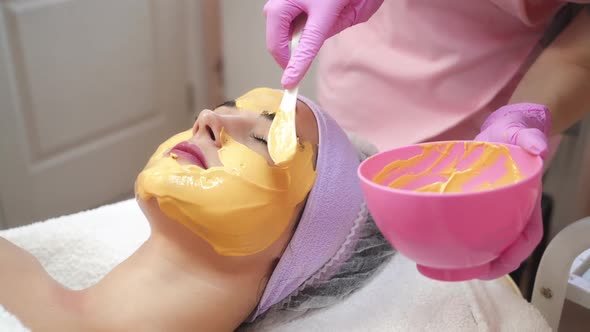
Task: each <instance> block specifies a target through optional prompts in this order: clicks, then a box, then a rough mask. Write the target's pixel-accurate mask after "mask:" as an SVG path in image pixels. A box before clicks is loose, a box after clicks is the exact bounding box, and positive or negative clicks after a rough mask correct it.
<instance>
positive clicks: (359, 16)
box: [264, 0, 383, 88]
mask: <svg viewBox="0 0 590 332" xmlns="http://www.w3.org/2000/svg"><path fill="white" fill-rule="evenodd" d="M381 3H383V0H269V1H268V2H267V3H266V5H265V6H264V15H265V16H266V46H267V48H268V50H269V51H270V53H271V54H272V56H273V57H274V58H275V61H276V62H277V63H278V64H279V65H280V66H281V67H282V68H284V69H285V72H284V74H283V78H282V81H281V83H282V84H283V86H284V87H285V88H292V87H294V86H295V85H297V84H298V83H299V81H300V80H301V78H302V77H303V75H305V73H306V72H307V69H309V66H310V65H311V62H312V61H313V59H314V58H315V57H316V55H317V54H318V52H319V50H320V47H321V46H322V45H323V44H324V41H325V40H326V39H328V38H330V37H332V36H334V35H335V34H337V33H339V32H340V31H342V30H344V29H346V28H348V27H351V26H353V25H355V24H358V23H363V22H366V21H367V20H368V19H369V18H370V17H371V16H372V15H373V14H374V13H375V12H376V11H377V9H378V8H379V6H381ZM305 13H306V14H307V23H306V24H305V27H304V29H303V33H302V35H301V40H300V42H299V46H298V47H297V50H296V51H295V54H294V55H293V57H292V58H291V59H289V41H290V39H291V32H292V29H291V24H292V22H293V20H295V18H296V17H298V16H299V15H300V14H305Z"/></svg>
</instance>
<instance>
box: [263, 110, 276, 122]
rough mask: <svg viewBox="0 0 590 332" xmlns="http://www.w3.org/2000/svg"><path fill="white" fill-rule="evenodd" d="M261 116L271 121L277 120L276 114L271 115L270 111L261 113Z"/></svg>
mask: <svg viewBox="0 0 590 332" xmlns="http://www.w3.org/2000/svg"><path fill="white" fill-rule="evenodd" d="M260 116H261V117H263V118H265V119H267V120H269V121H273V120H274V119H275V113H271V112H269V111H264V112H262V113H260Z"/></svg>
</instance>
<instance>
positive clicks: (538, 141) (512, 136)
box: [475, 103, 551, 280]
mask: <svg viewBox="0 0 590 332" xmlns="http://www.w3.org/2000/svg"><path fill="white" fill-rule="evenodd" d="M550 133H551V113H549V109H548V108H547V107H545V106H543V105H537V104H527V103H522V104H513V105H508V106H504V107H501V108H499V109H498V110H497V111H495V112H494V113H492V114H491V115H490V116H489V117H488V119H487V120H486V121H485V123H484V124H483V126H482V130H481V133H479V135H477V137H476V138H475V140H476V141H487V142H497V143H508V144H514V145H518V146H520V147H522V148H523V149H525V150H527V151H528V152H530V153H532V154H536V155H540V156H541V157H543V158H544V157H545V156H546V155H547V152H548V143H547V137H548V136H549V134H550ZM540 196H541V195H540V194H539V198H538V202H537V206H536V208H535V210H534V211H533V213H532V215H531V217H530V219H529V221H528V222H527V224H526V226H525V227H524V229H523V231H522V233H521V234H520V236H519V237H518V239H516V241H514V242H513V243H512V244H511V245H510V246H509V247H508V248H506V249H505V250H504V252H502V254H501V255H500V257H498V258H497V259H496V260H494V261H492V263H491V269H490V272H489V273H488V274H487V275H485V276H483V277H481V278H480V279H484V280H491V279H496V278H499V277H502V276H503V275H505V274H508V273H510V272H512V271H514V270H516V269H517V268H518V267H519V266H520V264H521V263H522V262H523V261H524V260H526V259H527V258H528V257H529V255H530V254H531V253H532V252H533V250H535V248H536V247H537V245H538V244H539V242H540V241H541V238H542V237H543V218H542V214H541V197H540Z"/></svg>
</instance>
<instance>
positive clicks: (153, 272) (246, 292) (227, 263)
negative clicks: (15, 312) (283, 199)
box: [77, 222, 269, 331]
mask: <svg viewBox="0 0 590 332" xmlns="http://www.w3.org/2000/svg"><path fill="white" fill-rule="evenodd" d="M179 226H180V225H178V224H177V223H175V222H173V223H171V224H170V225H167V228H175V227H179ZM180 227H182V226H180ZM170 231H175V230H174V229H152V235H151V236H150V238H149V239H148V240H147V241H146V242H145V243H144V244H143V245H142V246H141V247H140V248H139V249H138V250H137V251H136V252H135V253H134V254H133V255H132V256H131V257H129V258H128V259H127V260H125V261H124V262H123V263H121V264H120V265H119V266H117V267H116V268H115V269H114V270H113V271H111V272H110V273H109V274H108V275H107V276H105V278H103V279H102V280H101V281H100V282H99V283H97V284H96V285H95V286H93V287H91V288H88V289H86V290H83V291H80V292H78V294H77V298H78V303H79V305H78V308H79V310H81V311H82V313H81V316H83V317H87V318H88V320H89V324H90V325H91V326H95V327H100V328H98V330H101V329H105V330H124V331H126V330H129V328H131V327H132V328H133V329H134V330H156V331H160V330H162V331H185V330H187V331H194V330H195V329H198V330H204V331H232V330H234V329H235V328H237V327H238V326H239V325H240V323H241V322H243V321H244V320H245V319H246V318H247V317H248V315H249V314H250V312H251V311H252V310H253V309H254V308H255V306H256V304H257V303H258V300H259V296H260V292H261V290H262V289H263V287H264V283H263V282H264V277H265V276H266V275H268V274H269V271H267V270H265V271H260V269H255V268H252V266H256V265H257V264H251V263H250V264H247V263H242V261H241V260H238V259H236V258H235V257H220V256H218V255H217V254H216V253H215V252H214V251H213V250H212V249H211V248H210V247H209V246H208V245H206V244H205V243H204V242H203V241H202V240H200V239H199V238H196V236H195V235H194V234H192V233H191V232H187V231H186V230H185V229H182V230H181V232H180V233H177V232H174V234H171V233H170ZM171 235H173V236H171ZM237 262H240V263H241V264H237ZM258 266H260V265H259V264H258ZM105 325H108V326H105Z"/></svg>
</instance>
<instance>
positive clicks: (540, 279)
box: [532, 217, 590, 331]
mask: <svg viewBox="0 0 590 332" xmlns="http://www.w3.org/2000/svg"><path fill="white" fill-rule="evenodd" d="M588 248H590V217H586V218H584V219H581V220H579V221H577V222H575V223H573V224H571V225H569V226H567V227H566V228H564V229H563V230H562V231H561V232H559V234H557V235H556V236H555V238H554V239H553V240H552V241H551V243H549V245H548V246H547V249H546V250H545V253H544V254H543V258H542V259H541V263H540V264H539V270H538V271H537V277H536V279H535V286H534V288H533V297H532V304H533V305H534V306H535V307H536V308H537V309H539V311H540V312H541V314H542V315H543V317H545V319H546V320H547V323H548V324H549V326H550V327H551V329H553V331H557V328H558V327H559V320H560V319H561V311H562V309H563V304H564V301H565V297H566V290H567V285H568V279H569V276H570V268H571V266H572V263H573V261H574V259H576V257H578V255H580V254H581V253H582V252H584V251H585V250H587V249H588Z"/></svg>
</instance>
